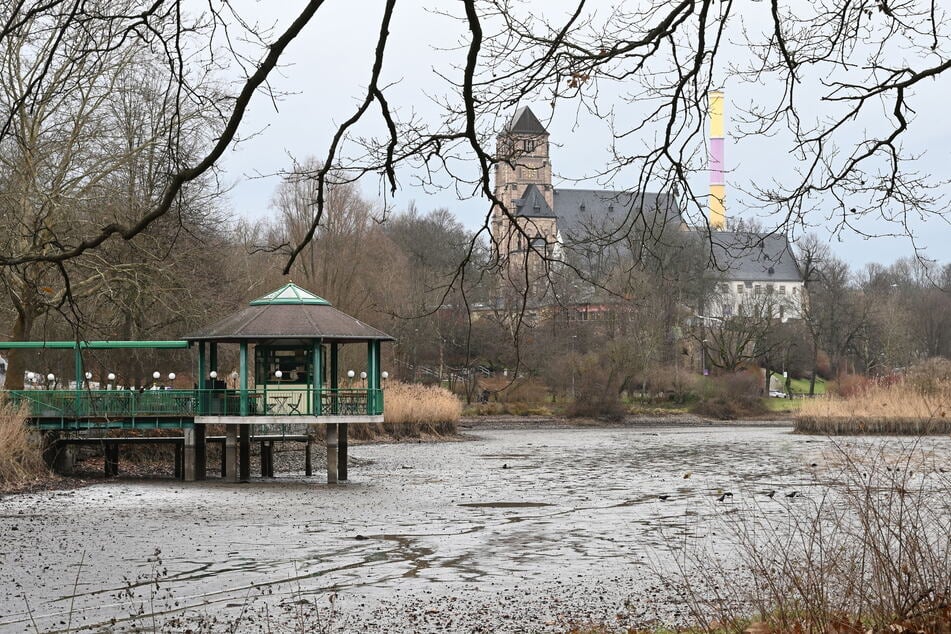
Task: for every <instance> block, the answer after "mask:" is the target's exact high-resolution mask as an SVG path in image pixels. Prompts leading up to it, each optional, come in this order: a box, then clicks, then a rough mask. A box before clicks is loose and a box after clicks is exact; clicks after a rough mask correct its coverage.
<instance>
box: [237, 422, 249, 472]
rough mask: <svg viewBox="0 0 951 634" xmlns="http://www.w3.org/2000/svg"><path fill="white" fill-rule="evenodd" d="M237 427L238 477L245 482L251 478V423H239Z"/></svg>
mask: <svg viewBox="0 0 951 634" xmlns="http://www.w3.org/2000/svg"><path fill="white" fill-rule="evenodd" d="M238 429H239V436H238V455H239V460H238V463H239V471H240V473H239V474H238V477H239V478H240V480H241V482H247V481H248V480H250V479H251V425H239V426H238Z"/></svg>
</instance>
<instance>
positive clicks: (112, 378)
mask: <svg viewBox="0 0 951 634" xmlns="http://www.w3.org/2000/svg"><path fill="white" fill-rule="evenodd" d="M106 378H107V379H109V389H110V390H111V389H112V384H113V382H114V381H115V380H116V375H115V372H110V373H109V374H108V376H106Z"/></svg>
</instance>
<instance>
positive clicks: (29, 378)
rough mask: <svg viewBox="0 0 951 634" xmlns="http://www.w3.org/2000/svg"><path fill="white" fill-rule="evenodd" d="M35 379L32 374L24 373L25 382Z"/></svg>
mask: <svg viewBox="0 0 951 634" xmlns="http://www.w3.org/2000/svg"><path fill="white" fill-rule="evenodd" d="M35 378H36V375H35V374H33V373H32V372H27V373H26V380H27V381H32V380H33V379H35Z"/></svg>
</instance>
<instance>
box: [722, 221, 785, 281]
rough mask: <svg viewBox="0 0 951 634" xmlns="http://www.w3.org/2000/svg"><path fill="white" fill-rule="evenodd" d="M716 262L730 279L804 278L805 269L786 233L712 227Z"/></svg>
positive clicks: (777, 279)
mask: <svg viewBox="0 0 951 634" xmlns="http://www.w3.org/2000/svg"><path fill="white" fill-rule="evenodd" d="M710 246H711V249H712V259H713V262H712V265H713V267H714V268H715V269H717V270H720V271H722V272H723V274H724V276H725V277H726V278H727V279H730V280H743V281H751V282H760V281H766V282H771V281H780V282H801V281H802V273H801V272H800V271H799V264H798V263H797V262H796V257H795V254H793V252H792V248H791V247H790V246H789V241H788V240H787V239H786V236H785V235H781V234H775V233H757V232H754V231H712V232H711V233H710Z"/></svg>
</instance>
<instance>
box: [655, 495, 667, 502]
mask: <svg viewBox="0 0 951 634" xmlns="http://www.w3.org/2000/svg"><path fill="white" fill-rule="evenodd" d="M669 497H670V494H669V493H664V494H663V495H658V496H657V499H658V500H660V501H661V502H666V501H667V498H669Z"/></svg>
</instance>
